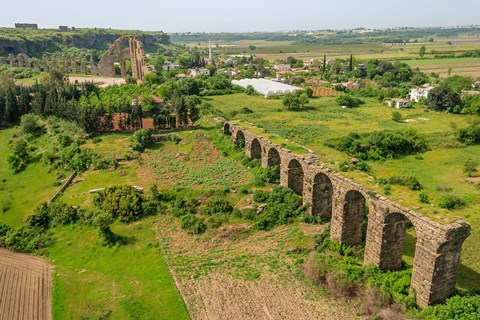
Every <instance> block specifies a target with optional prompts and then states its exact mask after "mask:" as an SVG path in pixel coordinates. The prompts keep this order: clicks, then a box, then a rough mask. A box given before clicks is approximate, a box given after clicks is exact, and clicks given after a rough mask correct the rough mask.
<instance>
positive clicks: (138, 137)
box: [130, 129, 153, 152]
mask: <svg viewBox="0 0 480 320" xmlns="http://www.w3.org/2000/svg"><path fill="white" fill-rule="evenodd" d="M152 141H153V140H152V132H151V131H150V130H149V129H140V130H137V131H135V132H134V133H133V135H132V136H131V137H130V145H131V147H132V149H133V150H135V151H140V152H141V151H143V150H144V149H145V148H147V147H148V146H149V145H150V144H151V143H152Z"/></svg>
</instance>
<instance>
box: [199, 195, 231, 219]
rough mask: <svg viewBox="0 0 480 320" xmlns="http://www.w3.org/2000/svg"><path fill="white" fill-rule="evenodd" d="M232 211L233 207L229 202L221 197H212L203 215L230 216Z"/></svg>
mask: <svg viewBox="0 0 480 320" xmlns="http://www.w3.org/2000/svg"><path fill="white" fill-rule="evenodd" d="M232 210H233V206H232V204H231V203H230V202H229V201H228V200H225V199H224V198H221V197H212V198H210V199H209V200H208V201H207V203H206V204H205V207H204V208H202V213H203V214H205V215H214V214H222V213H223V214H230V213H232Z"/></svg>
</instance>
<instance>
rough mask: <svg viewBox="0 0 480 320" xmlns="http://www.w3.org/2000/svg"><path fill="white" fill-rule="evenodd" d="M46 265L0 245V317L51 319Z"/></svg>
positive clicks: (3, 318) (7, 319)
mask: <svg viewBox="0 0 480 320" xmlns="http://www.w3.org/2000/svg"><path fill="white" fill-rule="evenodd" d="M50 272H51V270H50V265H49V264H48V263H47V262H46V261H44V260H43V259H40V258H36V257H30V256H26V255H23V254H17V253H12V252H10V251H7V250H3V249H0V320H16V319H35V320H44V319H51V318H52V317H51V295H50V289H51V275H50Z"/></svg>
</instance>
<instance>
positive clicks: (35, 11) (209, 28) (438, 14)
mask: <svg viewBox="0 0 480 320" xmlns="http://www.w3.org/2000/svg"><path fill="white" fill-rule="evenodd" d="M2 2H4V3H2V5H1V6H0V27H13V26H14V23H15V22H25V23H37V24H38V25H39V27H40V28H58V26H59V25H68V26H74V27H98V28H113V29H138V30H148V31H165V32H169V33H170V32H246V31H250V32H252V31H283V30H320V29H352V28H360V27H363V28H392V27H403V26H412V27H427V26H458V25H472V24H473V25H480V0H401V1H399V0H341V1H339V0H337V1H335V0H330V1H324V0H316V1H315V0H304V1H301V0H300V1H285V0H265V1H260V0H240V1H225V0H222V1H221V0H173V1H172V0H170V1H147V0H131V1H125V0H96V1H92V0H80V1H68V3H67V1H65V0H22V1H11V0H5V1H2Z"/></svg>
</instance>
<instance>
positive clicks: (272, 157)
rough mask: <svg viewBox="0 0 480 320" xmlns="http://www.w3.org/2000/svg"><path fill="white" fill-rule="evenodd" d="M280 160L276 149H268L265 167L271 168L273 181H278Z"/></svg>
mask: <svg viewBox="0 0 480 320" xmlns="http://www.w3.org/2000/svg"><path fill="white" fill-rule="evenodd" d="M281 163H282V160H281V158H280V153H278V151H277V149H275V148H270V149H269V150H268V153H267V166H269V167H272V168H274V169H272V170H274V173H275V177H276V178H275V179H276V180H277V181H280V164H281Z"/></svg>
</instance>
